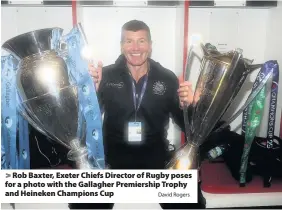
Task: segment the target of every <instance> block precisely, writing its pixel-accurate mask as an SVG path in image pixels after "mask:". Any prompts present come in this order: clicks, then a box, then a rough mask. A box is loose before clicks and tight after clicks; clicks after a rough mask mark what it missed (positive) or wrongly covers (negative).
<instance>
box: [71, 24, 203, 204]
mask: <svg viewBox="0 0 282 210" xmlns="http://www.w3.org/2000/svg"><path fill="white" fill-rule="evenodd" d="M121 52H122V54H121V55H120V56H119V58H118V59H117V60H116V62H115V63H114V64H112V65H110V66H107V67H104V68H103V70H102V63H101V62H99V64H98V67H97V68H94V67H93V66H90V74H91V75H92V77H93V80H94V82H95V85H96V90H97V92H98V99H99V103H100V106H101V109H102V110H103V112H104V122H103V136H104V148H105V159H106V163H107V164H108V165H109V168H111V169H164V168H165V164H166V161H167V160H168V157H169V152H168V141H167V140H166V135H167V130H166V129H167V125H168V123H169V117H170V115H171V116H172V118H173V120H174V121H175V123H177V125H179V126H180V127H181V128H182V130H184V120H183V112H182V110H181V106H183V103H184V102H185V103H191V102H192V98H193V94H192V89H191V84H190V83H189V82H184V83H181V84H180V85H179V81H178V79H177V77H176V76H175V74H174V73H173V72H172V71H170V70H168V69H165V68H164V67H162V66H161V65H160V64H159V63H157V62H155V61H154V60H152V59H151V58H149V57H150V54H151V52H152V41H151V34H150V29H149V27H148V26H147V25H146V24H145V23H144V22H142V21H138V20H132V21H129V22H127V23H125V24H124V25H123V27H122V32H121ZM138 130H139V132H138ZM140 131H141V132H140ZM112 207H113V204H107V203H105V204H97V203H92V204H71V205H70V208H73V209H75V208H80V209H111V208H112ZM161 207H162V208H164V209H188V208H204V205H203V204H202V203H200V204H161Z"/></svg>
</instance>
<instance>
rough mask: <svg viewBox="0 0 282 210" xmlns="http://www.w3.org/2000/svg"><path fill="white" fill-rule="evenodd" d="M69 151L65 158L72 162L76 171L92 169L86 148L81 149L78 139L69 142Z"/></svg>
mask: <svg viewBox="0 0 282 210" xmlns="http://www.w3.org/2000/svg"><path fill="white" fill-rule="evenodd" d="M70 148H71V150H70V151H69V152H68V154H67V157H68V159H69V160H71V161H74V162H75V163H76V165H77V167H78V169H92V168H93V166H92V164H91V163H90V162H89V159H88V152H87V148H86V147H81V146H80V142H79V140H78V139H74V140H72V141H70Z"/></svg>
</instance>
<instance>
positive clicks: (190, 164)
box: [167, 143, 200, 170]
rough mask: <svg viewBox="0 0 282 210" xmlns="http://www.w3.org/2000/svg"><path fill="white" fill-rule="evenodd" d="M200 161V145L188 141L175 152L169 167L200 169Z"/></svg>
mask: <svg viewBox="0 0 282 210" xmlns="http://www.w3.org/2000/svg"><path fill="white" fill-rule="evenodd" d="M199 163H200V161H199V146H198V145H196V144H193V143H188V144H186V145H185V146H184V147H182V148H181V149H179V150H178V151H177V152H176V153H175V155H174V158H173V159H172V160H171V161H170V162H169V163H168V164H167V167H168V168H172V169H177V170H187V169H198V168H199Z"/></svg>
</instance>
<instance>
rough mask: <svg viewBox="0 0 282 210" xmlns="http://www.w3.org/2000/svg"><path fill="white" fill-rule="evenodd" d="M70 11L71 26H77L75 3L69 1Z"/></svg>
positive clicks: (74, 1) (74, 0) (73, 0)
mask: <svg viewBox="0 0 282 210" xmlns="http://www.w3.org/2000/svg"><path fill="white" fill-rule="evenodd" d="M71 9H72V25H73V26H75V25H76V24H77V1H76V0H72V1H71Z"/></svg>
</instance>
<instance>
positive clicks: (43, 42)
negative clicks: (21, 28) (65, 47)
mask: <svg viewBox="0 0 282 210" xmlns="http://www.w3.org/2000/svg"><path fill="white" fill-rule="evenodd" d="M53 29H55V28H47V29H41V30H36V31H32V32H28V33H25V34H21V35H19V36H16V37H14V38H12V39H10V40H8V41H6V42H5V43H4V44H3V45H2V48H3V49H5V50H7V51H8V52H10V53H11V54H12V55H14V56H15V57H17V59H18V60H19V68H18V72H17V78H16V85H17V91H18V95H19V96H20V100H21V103H20V104H19V106H18V107H17V108H18V110H19V111H20V113H21V114H22V115H23V116H24V117H25V119H26V120H27V121H28V122H29V123H30V124H31V125H32V126H34V127H35V128H36V129H37V130H38V131H40V132H41V133H43V134H44V135H46V136H47V137H50V139H51V140H54V141H57V142H59V143H60V144H62V145H64V146H65V147H67V148H68V149H70V152H69V153H68V158H69V159H70V160H73V161H75V162H76V163H77V165H78V167H79V168H92V167H93V165H92V164H93V163H91V162H89V160H88V158H87V149H86V148H85V147H84V145H83V144H82V143H81V140H82V139H83V138H84V135H85V132H83V131H84V130H85V125H81V127H82V132H81V135H78V133H79V132H78V123H79V105H78V87H77V86H76V85H72V84H71V83H70V81H69V76H68V70H67V66H66V63H65V61H64V60H63V59H62V58H61V57H60V56H58V54H57V52H56V51H55V50H53V49H52V47H51V39H52V31H53ZM56 29H57V28H56ZM59 30H61V31H63V30H62V29H59Z"/></svg>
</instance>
